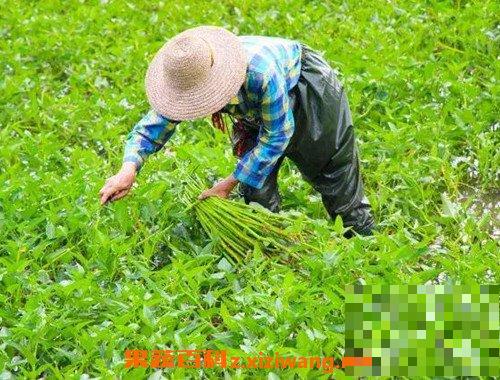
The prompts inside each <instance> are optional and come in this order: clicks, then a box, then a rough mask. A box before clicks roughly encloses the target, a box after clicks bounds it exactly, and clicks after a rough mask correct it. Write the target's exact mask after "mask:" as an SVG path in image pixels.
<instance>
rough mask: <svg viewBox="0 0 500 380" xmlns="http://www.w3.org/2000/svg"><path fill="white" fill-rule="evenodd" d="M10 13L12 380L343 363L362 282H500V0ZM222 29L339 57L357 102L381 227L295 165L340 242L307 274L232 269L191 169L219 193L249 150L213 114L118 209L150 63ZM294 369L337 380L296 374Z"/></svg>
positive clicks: (8, 4)
mask: <svg viewBox="0 0 500 380" xmlns="http://www.w3.org/2000/svg"><path fill="white" fill-rule="evenodd" d="M0 8H1V9H2V12H1V16H0V36H1V38H0V78H1V80H0V90H1V97H0V107H1V108H0V109H1V112H0V377H2V378H9V377H11V376H19V377H23V378H39V377H43V376H46V377H48V378H86V376H87V375H88V376H90V377H94V376H102V377H103V378H113V377H115V376H123V377H125V378H141V377H145V376H149V375H152V376H153V377H154V378H159V377H160V375H161V374H160V373H154V372H153V371H152V370H135V371H132V372H126V371H125V370H124V368H123V351H124V350H125V349H126V348H142V349H153V348H166V347H171V348H174V349H181V348H189V347H196V348H215V349H216V348H219V349H220V348H233V349H234V351H233V353H238V354H240V355H242V356H244V355H247V354H252V353H254V354H255V353H258V352H259V351H262V352H265V353H269V354H271V353H272V352H275V351H279V352H280V354H294V355H299V354H304V355H321V356H323V355H326V356H330V355H333V356H336V357H337V358H340V357H341V356H342V346H343V287H344V285H345V284H353V283H380V282H382V283H416V284H420V283H425V282H429V281H430V282H432V281H434V282H450V283H474V282H481V283H488V282H498V269H499V268H498V266H499V254H498V240H497V238H498V216H496V215H494V213H493V212H491V211H488V209H487V208H488V207H489V208H490V209H491V208H492V207H491V203H493V204H494V203H495V202H498V162H499V157H498V152H499V149H498V145H499V144H498V143H499V139H498V126H499V123H498V84H497V81H498V74H499V64H498V56H499V50H498V38H499V37H498V36H499V33H500V30H499V26H498V18H497V17H496V16H495V15H498V14H499V9H498V8H499V6H498V2H494V1H477V2H474V1H421V2H415V1H368V0H363V1H351V0H350V1H344V2H339V1H333V2H331V1H326V2H325V1H314V0H310V1H307V0H290V1H271V0H254V1H248V2H247V1H197V0H190V1H187V0H179V1H159V2H158V1H118V0H109V1H101V2H98V1H44V2H38V1H19V0H12V1H10V0H0ZM200 24H215V25H220V26H225V27H227V28H229V29H231V30H232V31H234V32H236V33H239V34H263V35H276V36H283V37H288V38H293V39H300V40H302V41H303V42H305V43H307V44H309V45H311V46H312V47H314V48H316V49H318V50H321V51H323V52H324V54H325V56H326V57H327V58H328V60H329V61H330V62H331V64H332V65H333V66H334V67H336V68H337V69H338V70H339V71H340V74H341V76H342V78H343V82H344V83H345V86H346V88H347V91H348V93H349V99H350V103H351V107H352V111H353V114H354V120H355V124H356V127H357V133H358V136H359V140H360V150H361V156H362V165H363V174H364V178H365V183H366V191H367V194H368V196H369V198H370V200H371V201H372V204H373V206H374V211H375V214H376V218H377V220H378V223H379V225H380V227H381V232H380V233H379V234H377V235H376V236H374V237H372V238H354V239H351V240H344V239H342V238H338V237H337V234H336V233H335V231H338V230H339V229H338V225H337V226H336V225H335V224H334V223H331V224H330V225H331V229H330V230H329V231H328V230H326V229H325V228H324V222H321V220H324V218H325V217H326V214H325V212H324V210H323V208H322V205H321V202H320V199H319V197H318V196H317V194H314V192H313V191H312V189H311V188H310V186H308V185H307V184H305V183H304V182H303V181H301V180H300V177H299V174H298V173H297V172H296V170H295V169H294V167H293V165H290V164H287V165H285V168H284V170H283V172H282V174H281V178H280V181H281V182H280V183H281V188H282V191H283V196H284V199H285V204H284V206H285V208H286V209H287V210H297V211H300V212H303V213H305V214H306V215H308V216H310V217H311V218H314V219H318V222H317V223H318V231H319V232H318V234H319V235H320V236H319V238H320V240H321V239H322V240H323V241H327V242H328V244H327V246H328V249H325V251H324V253H323V254H314V255H313V254H310V255H304V259H303V260H301V261H300V262H299V263H297V264H296V265H294V266H284V265H280V264H277V263H275V262H274V261H273V260H269V259H265V258H263V257H261V256H260V255H259V254H256V255H254V257H252V258H251V259H249V262H248V263H247V264H246V265H245V266H242V267H239V268H234V267H231V266H229V265H227V262H225V261H224V260H222V261H221V260H220V257H217V256H216V255H214V254H212V248H213V245H212V243H210V242H209V241H207V239H206V237H205V236H204V235H203V234H201V232H200V230H199V227H198V225H197V224H196V222H195V221H194V220H193V219H192V217H191V215H190V214H189V213H186V212H185V207H184V206H183V205H181V204H180V203H179V201H178V196H179V194H181V193H182V191H183V187H182V179H183V178H184V177H185V175H186V173H191V172H193V171H195V172H197V173H198V174H200V175H201V176H203V177H204V178H207V179H208V180H213V179H215V178H217V177H221V176H224V175H227V174H228V173H230V171H231V170H232V168H233V165H234V159H233V158H232V157H231V152H230V149H229V146H228V142H227V137H226V136H225V135H223V134H221V133H219V132H215V131H214V130H212V129H211V128H210V127H209V125H208V123H207V122H206V121H199V122H196V123H185V124H184V125H182V126H181V128H180V130H179V133H177V135H176V136H175V138H174V139H173V140H172V141H171V142H170V143H169V145H168V149H169V152H168V153H169V154H167V155H164V154H163V153H160V154H158V155H157V157H155V158H153V159H151V160H150V161H149V162H148V164H146V167H145V168H144V170H143V171H142V172H141V174H140V177H139V181H138V182H139V186H138V187H137V188H136V189H135V190H134V192H133V195H132V196H130V197H128V198H127V199H126V200H124V201H122V202H119V203H116V204H113V205H111V206H109V207H105V208H100V207H99V205H98V202H97V192H98V190H99V188H100V187H101V186H102V184H103V182H104V179H105V178H106V177H107V176H110V175H111V174H112V173H113V172H114V171H115V170H117V168H118V167H119V165H120V160H121V154H122V145H123V141H124V137H125V135H126V133H127V132H128V131H129V130H130V129H131V128H132V126H133V124H134V123H135V122H136V121H137V120H138V119H139V118H140V117H141V115H142V114H143V113H145V112H146V111H147V109H148V106H147V102H146V98H145V95H144V89H143V76H144V73H145V70H146V67H147V64H148V61H149V59H151V57H152V56H153V54H154V52H155V51H156V50H157V49H158V48H159V47H160V46H161V45H162V44H163V43H164V41H165V40H166V39H168V38H169V37H171V36H172V35H174V34H175V33H177V32H180V31H182V30H184V29H186V28H188V27H192V26H196V25H200ZM488 204H490V205H488ZM495 231H496V232H495ZM229 374H230V375H231V376H232V377H233V378H240V377H241V378H243V377H245V376H251V377H253V376H268V375H267V373H265V372H251V371H241V372H238V371H229ZM294 374H299V375H300V376H319V375H321V373H319V372H318V371H312V372H311V373H309V374H308V373H307V370H300V371H299V370H296V371H295V372H293V371H287V372H280V371H278V370H276V371H275V375H278V376H282V377H284V378H288V377H292V376H293V375H294ZM163 375H164V376H167V377H168V376H172V377H175V378H183V377H184V376H193V377H198V376H202V375H204V376H210V377H214V378H215V377H218V376H220V375H221V371H219V372H217V371H207V372H206V373H204V374H203V373H200V372H193V373H185V372H183V370H181V369H177V370H176V371H175V372H166V373H164V374H163ZM81 376H83V377H81ZM269 376H271V377H272V376H274V375H269ZM325 376H326V375H325ZM335 376H336V378H341V377H342V373H341V372H340V371H339V372H337V373H336V374H335Z"/></svg>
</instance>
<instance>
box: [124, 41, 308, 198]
mask: <svg viewBox="0 0 500 380" xmlns="http://www.w3.org/2000/svg"><path fill="white" fill-rule="evenodd" d="M239 38H240V39H241V42H242V43H243V46H244V48H245V50H246V51H247V54H248V58H249V59H248V62H249V64H248V69H247V76H246V80H245V83H244V84H243V86H242V87H241V89H240V90H239V92H238V94H237V95H236V96H235V97H234V98H233V100H231V101H230V102H229V104H227V105H226V106H225V107H224V109H223V111H225V112H227V113H229V114H231V115H234V116H235V117H236V118H254V119H256V120H260V121H261V123H260V124H261V125H262V127H261V129H260V132H259V136H258V143H257V145H256V146H255V147H254V148H253V149H251V150H250V151H248V152H247V153H246V154H245V155H244V156H243V157H242V158H241V160H240V161H239V162H238V164H237V166H236V169H235V171H234V173H233V175H234V177H235V178H236V179H237V180H238V181H240V182H243V183H245V184H247V185H250V186H252V187H256V188H258V189H260V188H261V187H262V186H263V185H264V182H265V180H266V178H267V176H268V175H269V174H270V173H271V171H272V170H273V168H274V166H275V164H276V162H277V161H278V159H279V158H280V157H281V156H282V155H283V153H284V152H285V149H286V147H287V145H288V143H289V142H290V139H291V137H292V135H293V132H294V129H295V124H294V120H293V113H292V109H291V107H290V106H289V97H288V92H289V91H290V90H291V89H292V88H293V87H294V86H295V85H296V84H297V82H298V80H299V75H300V69H301V64H300V57H301V45H300V43H298V42H295V41H290V40H286V39H281V38H273V37H258V36H241V37H239ZM175 125H176V124H175V123H174V122H172V121H170V120H168V119H167V118H165V117H163V116H162V115H159V114H157V113H156V112H155V111H149V113H147V114H146V115H145V116H144V117H143V118H142V120H141V121H139V123H137V124H136V126H135V127H134V128H133V130H132V131H131V132H130V133H129V135H128V139H127V143H126V146H125V154H124V161H125V162H133V163H135V164H136V166H137V169H138V170H139V169H140V168H141V166H142V164H143V163H144V161H145V159H146V158H147V157H148V156H149V155H151V154H152V153H155V152H157V151H158V150H160V149H161V148H162V147H163V145H165V143H166V142H167V141H168V139H169V138H170V137H171V136H172V135H173V133H174V131H175Z"/></svg>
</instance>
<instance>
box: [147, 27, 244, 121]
mask: <svg viewBox="0 0 500 380" xmlns="http://www.w3.org/2000/svg"><path fill="white" fill-rule="evenodd" d="M188 33H193V34H194V35H196V36H198V37H201V38H203V39H204V40H206V41H207V42H209V43H210V45H211V47H212V49H213V59H214V61H213V65H212V67H211V70H210V73H209V75H208V76H207V78H206V79H205V80H204V81H203V82H202V83H199V84H197V85H196V86H194V87H191V88H190V89H189V90H187V91H185V90H184V91H183V90H180V89H178V88H176V87H175V86H173V85H172V84H171V83H168V81H167V79H166V76H165V75H164V73H163V58H164V53H165V51H166V49H168V44H169V43H168V42H167V43H166V44H165V45H163V47H162V48H161V49H160V50H159V51H158V52H157V53H156V55H155V57H154V58H153V60H152V61H151V63H150V65H149V67H148V70H147V73H146V94H147V97H148V101H149V103H150V105H151V107H152V108H153V109H154V110H155V111H156V112H158V113H159V114H161V115H163V116H165V117H166V118H169V119H171V120H177V121H182V120H193V119H197V118H200V117H205V116H208V115H211V114H213V113H215V112H217V111H219V110H221V109H222V108H223V107H224V106H225V105H226V104H227V103H228V102H229V101H230V100H231V98H232V97H233V96H235V95H236V94H237V93H238V91H239V89H240V87H241V86H242V85H243V82H244V81H245V78H246V71H247V57H246V53H245V50H244V48H243V45H242V43H241V42H240V40H239V39H238V37H237V36H236V35H234V34H233V33H231V32H229V31H228V30H226V29H224V28H220V27H215V26H200V27H197V28H193V29H188V30H186V31H184V32H182V33H181V34H179V35H178V36H176V37H180V36H183V35H185V34H188Z"/></svg>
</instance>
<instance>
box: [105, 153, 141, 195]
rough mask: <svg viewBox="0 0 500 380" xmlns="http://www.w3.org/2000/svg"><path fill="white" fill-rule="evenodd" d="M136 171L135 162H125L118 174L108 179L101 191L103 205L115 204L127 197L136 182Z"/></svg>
mask: <svg viewBox="0 0 500 380" xmlns="http://www.w3.org/2000/svg"><path fill="white" fill-rule="evenodd" d="M136 171H137V170H136V166H135V164H134V163H133V162H125V163H124V164H123V166H122V168H121V169H120V171H119V172H118V173H116V174H115V175H114V176H113V177H110V178H108V180H107V181H106V183H105V184H104V186H103V187H102V189H101V191H99V198H100V201H101V205H103V204H105V203H108V202H114V201H116V200H118V199H120V198H123V197H124V196H125V195H127V194H128V192H129V191H130V188H131V187H132V185H133V184H134V182H135V176H136Z"/></svg>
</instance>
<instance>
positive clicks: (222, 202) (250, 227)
mask: <svg viewBox="0 0 500 380" xmlns="http://www.w3.org/2000/svg"><path fill="white" fill-rule="evenodd" d="M204 188H205V186H204V184H203V183H202V181H201V180H200V179H199V178H198V177H191V178H190V180H189V182H188V184H187V192H186V197H185V198H184V199H183V201H184V202H185V203H186V204H188V205H190V206H189V208H190V209H192V210H194V212H195V214H196V218H197V220H198V221H199V223H200V224H201V226H202V228H203V230H204V231H205V232H206V234H207V235H208V236H209V237H210V238H211V239H212V240H216V241H217V248H218V249H219V251H220V252H221V253H222V254H224V255H225V256H226V257H227V258H228V259H229V260H230V261H232V262H236V263H240V262H242V261H243V260H244V259H245V258H247V257H248V255H249V254H251V253H252V252H254V250H255V249H256V248H257V247H258V248H259V249H260V250H261V251H262V252H263V253H264V254H266V255H269V256H276V257H278V259H279V260H280V261H287V260H289V259H290V258H297V257H298V253H297V250H296V246H297V244H306V245H308V244H307V242H306V241H307V240H306V239H307V238H308V237H310V236H311V233H312V229H311V228H310V227H311V225H310V224H309V225H308V226H305V227H306V228H304V229H299V230H297V228H290V227H292V226H293V225H294V223H296V222H297V221H296V220H295V219H294V218H292V217H290V216H285V215H282V214H277V213H272V212H270V211H268V210H266V209H264V208H263V207H255V206H253V205H247V204H245V203H242V202H238V201H233V200H228V199H223V198H218V197H210V198H207V199H204V200H201V201H200V200H198V199H197V196H198V195H199V194H200V193H201V191H202V190H203V189H204ZM193 202H194V203H193Z"/></svg>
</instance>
